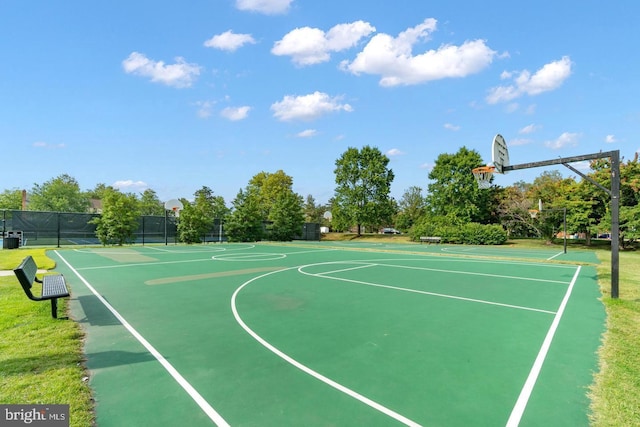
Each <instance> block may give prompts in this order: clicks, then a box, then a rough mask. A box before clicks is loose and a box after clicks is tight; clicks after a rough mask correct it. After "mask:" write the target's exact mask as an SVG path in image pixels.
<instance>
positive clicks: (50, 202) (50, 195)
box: [29, 174, 89, 212]
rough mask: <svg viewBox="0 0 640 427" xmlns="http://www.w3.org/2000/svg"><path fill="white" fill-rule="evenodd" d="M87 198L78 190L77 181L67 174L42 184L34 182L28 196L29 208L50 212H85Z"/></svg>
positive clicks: (87, 202) (87, 205) (87, 204)
mask: <svg viewBox="0 0 640 427" xmlns="http://www.w3.org/2000/svg"><path fill="white" fill-rule="evenodd" d="M88 207H89V198H88V197H87V195H86V194H85V193H83V192H82V191H80V186H79V185H78V182H77V181H76V180H75V179H74V178H72V177H70V176H69V175H67V174H63V175H60V176H58V177H56V178H53V179H51V180H49V181H47V182H45V183H44V184H42V185H38V184H34V185H33V189H32V190H31V194H30V198H29V210H32V211H50V212H86V211H87V208H88Z"/></svg>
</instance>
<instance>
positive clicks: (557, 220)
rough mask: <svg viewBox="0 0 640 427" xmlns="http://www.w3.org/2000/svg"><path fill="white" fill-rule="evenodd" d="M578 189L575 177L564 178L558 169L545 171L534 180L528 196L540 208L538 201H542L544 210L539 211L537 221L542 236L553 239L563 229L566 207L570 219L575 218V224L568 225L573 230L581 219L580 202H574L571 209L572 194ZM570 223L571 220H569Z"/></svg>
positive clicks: (569, 229)
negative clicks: (570, 199)
mask: <svg viewBox="0 0 640 427" xmlns="http://www.w3.org/2000/svg"><path fill="white" fill-rule="evenodd" d="M576 189H577V185H576V182H575V180H574V179H573V178H563V177H562V174H561V173H560V172H559V171H557V170H553V171H545V172H543V173H542V174H540V175H539V176H538V177H537V178H536V179H534V180H533V184H531V186H530V187H529V190H528V197H529V198H530V199H531V200H532V201H533V202H534V206H535V208H536V209H537V208H538V201H539V200H540V201H542V212H539V213H538V216H537V217H536V221H537V223H538V227H539V229H540V233H541V235H542V237H544V238H545V239H547V240H549V241H552V240H553V239H554V238H555V236H556V235H557V234H558V232H560V231H561V230H562V226H563V215H564V211H563V210H564V209H567V212H568V215H567V218H568V220H569V219H570V218H571V215H574V216H573V218H575V223H574V226H572V227H571V228H569V227H568V231H569V232H570V231H572V230H573V229H574V228H575V226H576V225H577V224H578V223H579V222H580V221H581V218H580V216H579V213H578V210H579V206H578V204H574V206H573V207H574V209H573V210H572V209H570V206H571V203H570V202H569V198H570V195H571V194H573V193H574V192H575V191H576ZM568 224H569V221H568Z"/></svg>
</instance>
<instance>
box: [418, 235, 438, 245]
mask: <svg viewBox="0 0 640 427" xmlns="http://www.w3.org/2000/svg"><path fill="white" fill-rule="evenodd" d="M441 241H442V237H437V236H420V243H424V242H427V243H429V244H431V243H440V242H441Z"/></svg>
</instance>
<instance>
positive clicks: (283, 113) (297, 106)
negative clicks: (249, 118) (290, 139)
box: [271, 91, 353, 121]
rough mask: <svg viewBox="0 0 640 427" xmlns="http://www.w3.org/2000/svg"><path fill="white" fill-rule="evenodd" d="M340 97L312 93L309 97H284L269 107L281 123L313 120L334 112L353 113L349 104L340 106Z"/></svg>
mask: <svg viewBox="0 0 640 427" xmlns="http://www.w3.org/2000/svg"><path fill="white" fill-rule="evenodd" d="M340 101H341V97H333V98H332V97H330V96H329V95H327V94H326V93H323V92H317V91H316V92H314V93H312V94H309V95H302V96H291V95H286V96H285V97H284V98H282V101H279V102H275V103H273V104H272V105H271V110H272V111H273V115H274V117H276V118H278V119H279V120H281V121H289V120H315V119H317V118H319V117H320V116H323V115H325V114H329V113H333V112H336V111H347V112H351V111H353V108H352V107H351V105H349V104H342V103H341V102H340Z"/></svg>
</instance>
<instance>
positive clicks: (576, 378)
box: [50, 242, 605, 427]
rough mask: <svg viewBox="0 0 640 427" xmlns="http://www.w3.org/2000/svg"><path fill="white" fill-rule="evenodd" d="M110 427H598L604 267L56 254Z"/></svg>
mask: <svg viewBox="0 0 640 427" xmlns="http://www.w3.org/2000/svg"><path fill="white" fill-rule="evenodd" d="M50 255H51V256H52V257H53V258H54V259H55V260H56V262H57V270H58V271H60V272H62V273H64V274H65V277H66V278H67V282H68V283H69V285H70V287H71V289H72V291H71V293H72V297H71V300H70V306H71V314H72V317H73V318H75V320H77V321H78V322H80V323H81V325H82V326H83V327H84V329H85V331H86V333H87V336H86V344H85V352H86V357H87V362H86V365H87V367H88V369H89V371H90V385H91V387H92V388H93V390H94V392H95V398H96V411H97V412H96V413H97V421H98V424H99V425H100V426H102V427H104V426H122V425H189V426H200V425H202V426H205V425H233V426H250V425H251V426H255V425H260V426H283V425H292V426H293V425H296V426H299V425H305V426H314V425H315V426H327V425H334V426H353V425H368V426H386V425H389V426H391V425H403V424H404V425H425V426H444V425H446V426H468V425H513V426H515V425H523V426H526V425H545V424H546V425H587V424H588V405H589V401H588V399H587V392H588V387H589V385H590V384H591V382H592V375H593V373H594V372H595V371H596V370H597V357H596V351H597V349H598V347H599V344H600V336H601V334H602V332H603V331H604V316H605V314H604V308H603V306H602V303H601V302H600V301H599V299H598V298H599V296H600V293H599V289H598V284H597V281H596V272H595V263H596V262H597V261H596V259H595V256H594V255H593V254H592V253H590V252H579V251H571V252H570V253H569V254H564V253H557V251H536V250H527V251H516V250H515V248H509V247H504V248H487V247H467V246H448V245H420V244H398V245H393V244H347V243H333V242H326V243H324V242H322V243H321V242H314V243H296V244H275V243H274V244H270V243H265V244H239V243H238V244H209V245H194V246H182V245H158V246H135V247H122V248H83V249H65V250H58V251H54V252H52V253H50Z"/></svg>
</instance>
